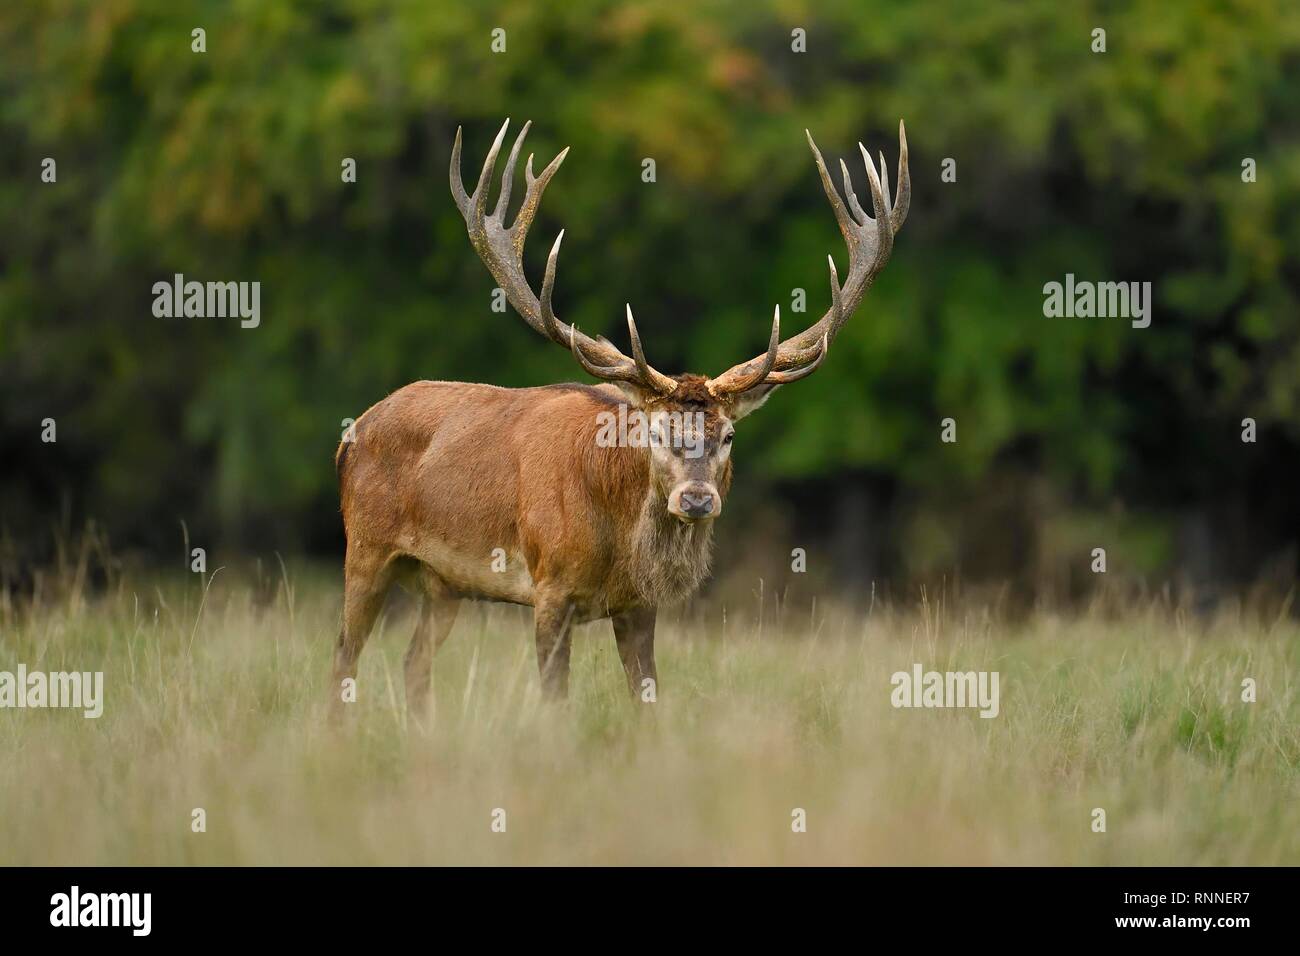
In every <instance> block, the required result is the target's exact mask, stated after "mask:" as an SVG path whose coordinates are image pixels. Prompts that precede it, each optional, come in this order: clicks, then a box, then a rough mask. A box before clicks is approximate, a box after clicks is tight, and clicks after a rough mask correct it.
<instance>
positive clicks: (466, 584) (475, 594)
mask: <svg viewBox="0 0 1300 956" xmlns="http://www.w3.org/2000/svg"><path fill="white" fill-rule="evenodd" d="M402 550H403V551H404V552H405V553H407V554H409V555H410V556H411V557H413V558H415V559H416V560H417V561H420V562H422V563H423V564H424V565H426V566H427V567H428V568H429V570H431V571H433V573H434V574H436V575H437V576H438V577H439V578H440V579H441V581H442V583H443V584H444V585H446V587H447V589H448V591H450V592H451V593H452V594H453V595H454V596H456V597H463V598H476V599H479V600H486V601H507V602H509V603H511V604H527V605H531V604H532V603H533V598H534V593H535V589H534V585H533V577H532V575H531V574H529V573H528V565H527V563H526V562H525V561H524V558H523V555H522V554H519V553H517V552H516V553H513V554H512V553H509V552H507V551H506V549H505V548H493V549H491V550H490V551H487V552H484V551H482V550H479V549H465V548H458V547H456V546H455V545H454V544H452V543H449V542H446V541H440V540H428V539H424V540H420V541H418V542H417V541H414V540H411V541H406V542H402Z"/></svg>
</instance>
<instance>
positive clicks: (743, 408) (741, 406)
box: [731, 384, 781, 422]
mask: <svg viewBox="0 0 1300 956" xmlns="http://www.w3.org/2000/svg"><path fill="white" fill-rule="evenodd" d="M780 387H781V386H780V385H779V384H773V385H755V386H754V387H753V388H751V389H749V390H748V391H746V392H741V393H740V394H739V395H737V396H736V397H735V398H734V399H732V402H731V420H732V421H733V422H738V421H740V420H741V419H742V418H744V417H745V416H746V415H748V414H749V413H750V412H754V411H758V409H759V408H761V407H762V406H763V403H764V402H766V401H767V398H768V396H769V395H771V394H772V393H773V392H775V391H776V390H777V389H778V388H780Z"/></svg>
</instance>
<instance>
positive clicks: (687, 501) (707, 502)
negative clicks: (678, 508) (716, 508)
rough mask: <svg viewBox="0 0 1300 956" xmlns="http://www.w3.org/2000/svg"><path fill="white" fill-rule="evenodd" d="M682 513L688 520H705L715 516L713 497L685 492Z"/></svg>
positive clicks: (683, 493)
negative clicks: (709, 516) (712, 515)
mask: <svg viewBox="0 0 1300 956" xmlns="http://www.w3.org/2000/svg"><path fill="white" fill-rule="evenodd" d="M682 511H683V512H685V514H686V517H688V518H704V517H707V516H708V515H711V514H713V495H711V494H707V493H705V494H697V493H695V492H693V491H683V492H682Z"/></svg>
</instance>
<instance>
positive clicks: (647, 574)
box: [629, 487, 713, 606]
mask: <svg viewBox="0 0 1300 956" xmlns="http://www.w3.org/2000/svg"><path fill="white" fill-rule="evenodd" d="M633 536H634V539H633V542H632V549H631V554H632V560H631V562H630V564H631V567H630V568H629V572H630V573H631V576H632V581H633V584H634V586H635V587H636V589H637V592H638V593H639V595H640V597H641V599H642V600H643V601H644V602H645V603H646V604H649V605H651V606H658V605H660V604H672V603H675V602H678V601H683V600H685V599H686V598H689V597H690V596H691V595H692V594H694V593H695V592H696V591H697V590H698V589H699V587H700V585H701V584H702V583H703V582H704V579H705V578H707V577H708V576H709V563H710V561H711V559H712V557H713V522H712V521H697V522H695V523H693V524H686V523H684V522H682V521H680V520H678V519H677V518H676V517H674V516H673V515H671V514H669V512H668V501H667V499H666V497H665V496H664V495H663V494H662V493H661V492H659V491H657V490H655V489H654V488H653V487H651V489H650V490H649V491H648V492H647V494H646V496H645V499H644V500H643V502H642V504H641V513H640V515H639V516H638V517H637V522H636V526H635V531H634V532H633Z"/></svg>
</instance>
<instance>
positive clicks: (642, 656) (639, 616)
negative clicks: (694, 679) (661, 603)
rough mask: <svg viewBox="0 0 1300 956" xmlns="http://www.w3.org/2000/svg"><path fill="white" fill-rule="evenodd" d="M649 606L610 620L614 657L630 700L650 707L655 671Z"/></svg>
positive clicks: (652, 615) (655, 684)
mask: <svg viewBox="0 0 1300 956" xmlns="http://www.w3.org/2000/svg"><path fill="white" fill-rule="evenodd" d="M656 613H657V609H656V608H653V607H647V608H637V609H635V610H632V611H624V612H623V613H621V614H615V615H612V616H611V617H610V623H612V624H613V625H614V640H615V642H616V643H617V644H618V656H619V659H620V660H622V662H623V673H624V674H626V675H627V689H628V691H629V692H630V693H631V694H632V698H633V700H638V701H641V702H643V703H647V704H651V703H654V702H655V700H656V699H657V698H658V696H659V672H658V671H657V670H655V614H656Z"/></svg>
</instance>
